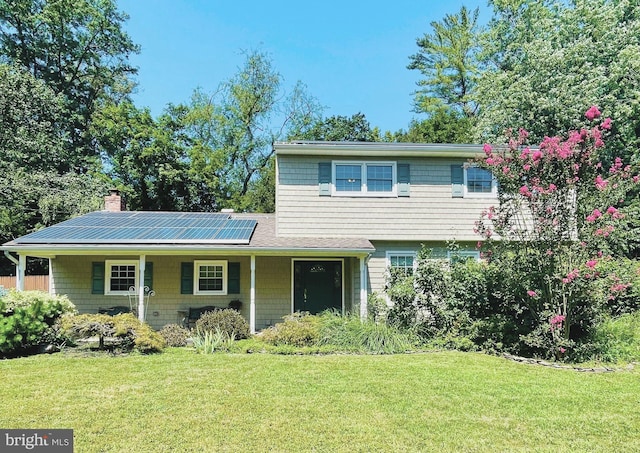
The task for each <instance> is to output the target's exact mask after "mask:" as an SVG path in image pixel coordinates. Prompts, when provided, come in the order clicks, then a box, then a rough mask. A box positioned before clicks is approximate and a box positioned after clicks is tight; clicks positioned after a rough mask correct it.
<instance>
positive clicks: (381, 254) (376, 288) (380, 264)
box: [369, 241, 475, 293]
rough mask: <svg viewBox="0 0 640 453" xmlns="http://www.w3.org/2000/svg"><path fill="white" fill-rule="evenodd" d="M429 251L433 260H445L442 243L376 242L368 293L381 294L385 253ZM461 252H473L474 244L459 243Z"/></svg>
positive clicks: (385, 264) (444, 246)
mask: <svg viewBox="0 0 640 453" xmlns="http://www.w3.org/2000/svg"><path fill="white" fill-rule="evenodd" d="M423 244H424V246H425V247H427V248H429V249H431V256H432V257H434V258H446V257H447V246H446V243H444V242H430V243H423V242H412V241H376V242H374V243H373V245H374V247H375V248H376V251H375V252H374V253H373V254H372V255H371V258H370V259H369V292H377V293H383V292H384V287H385V283H386V271H387V252H388V251H392V252H415V253H416V254H417V253H418V251H419V250H420V249H421V248H422V245H423ZM459 245H460V249H461V250H475V243H459Z"/></svg>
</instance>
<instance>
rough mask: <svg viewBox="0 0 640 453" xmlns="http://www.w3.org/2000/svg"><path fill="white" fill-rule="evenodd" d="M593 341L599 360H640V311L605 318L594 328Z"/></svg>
mask: <svg viewBox="0 0 640 453" xmlns="http://www.w3.org/2000/svg"><path fill="white" fill-rule="evenodd" d="M594 342H595V348H596V357H597V358H598V359H600V360H604V361H607V362H618V361H624V362H633V361H640V312H635V313H629V314H624V315H622V316H620V317H618V318H609V319H606V320H605V321H604V322H602V323H601V324H600V325H599V326H598V327H597V328H596V332H595V335H594Z"/></svg>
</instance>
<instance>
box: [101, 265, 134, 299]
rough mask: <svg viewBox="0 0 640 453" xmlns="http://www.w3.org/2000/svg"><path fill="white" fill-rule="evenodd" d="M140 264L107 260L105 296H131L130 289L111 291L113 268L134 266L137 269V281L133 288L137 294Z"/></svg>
mask: <svg viewBox="0 0 640 453" xmlns="http://www.w3.org/2000/svg"><path fill="white" fill-rule="evenodd" d="M138 264H139V262H138V261H136V260H106V261H105V262H104V267H105V269H104V294H105V295H106V296H123V295H125V296H126V295H128V294H129V288H127V289H126V290H125V291H111V266H134V267H135V275H136V277H135V278H136V281H135V284H134V285H133V286H135V288H136V292H137V290H138V283H139V282H138V278H139V277H138V276H139V273H138Z"/></svg>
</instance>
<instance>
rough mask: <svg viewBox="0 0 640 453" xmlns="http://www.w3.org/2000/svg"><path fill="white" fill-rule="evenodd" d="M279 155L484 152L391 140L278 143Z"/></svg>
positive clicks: (475, 148)
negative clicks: (392, 141)
mask: <svg viewBox="0 0 640 453" xmlns="http://www.w3.org/2000/svg"><path fill="white" fill-rule="evenodd" d="M274 148H275V150H276V154H277V155H307V156H362V157H371V158H376V157H389V156H394V157H463V158H473V157H477V156H480V155H483V154H484V151H483V145H473V144H451V143H389V142H324V141H305V140H301V141H292V142H276V143H275V144H274Z"/></svg>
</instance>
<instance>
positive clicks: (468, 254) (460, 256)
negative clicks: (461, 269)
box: [447, 250, 480, 263]
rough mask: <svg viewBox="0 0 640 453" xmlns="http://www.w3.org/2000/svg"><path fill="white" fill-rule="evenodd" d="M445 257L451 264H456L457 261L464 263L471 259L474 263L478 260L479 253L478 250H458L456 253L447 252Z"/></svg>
mask: <svg viewBox="0 0 640 453" xmlns="http://www.w3.org/2000/svg"><path fill="white" fill-rule="evenodd" d="M447 257H448V258H449V261H450V262H451V263H457V262H459V261H466V260H470V259H473V260H475V261H479V260H480V252H479V251H478V250H458V251H456V252H451V251H449V252H447Z"/></svg>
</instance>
